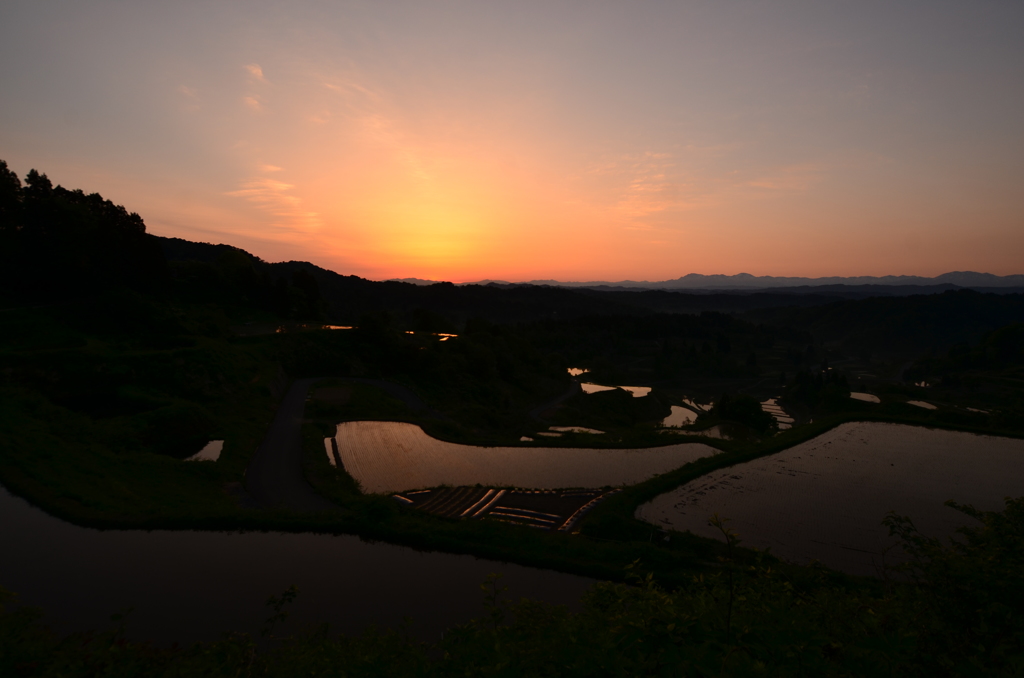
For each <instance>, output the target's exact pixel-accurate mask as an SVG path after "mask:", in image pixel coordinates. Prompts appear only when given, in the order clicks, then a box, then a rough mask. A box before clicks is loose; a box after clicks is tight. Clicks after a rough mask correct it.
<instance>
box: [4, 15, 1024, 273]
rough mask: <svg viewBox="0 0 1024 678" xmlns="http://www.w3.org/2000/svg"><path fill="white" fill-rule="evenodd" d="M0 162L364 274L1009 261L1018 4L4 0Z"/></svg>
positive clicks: (1021, 228) (828, 268) (155, 217)
mask: <svg viewBox="0 0 1024 678" xmlns="http://www.w3.org/2000/svg"><path fill="white" fill-rule="evenodd" d="M0 63H2V68H0V158H2V159H4V160H6V161H7V162H8V164H9V165H10V166H11V168H12V169H13V170H15V171H16V172H17V173H18V174H19V175H21V176H22V177H24V175H25V174H26V173H27V172H28V170H29V169H31V168H37V169H38V170H40V171H42V172H46V173H47V174H48V175H49V176H50V178H51V179H52V180H53V181H54V183H60V184H62V185H64V186H66V187H68V188H82V189H84V190H86V191H87V192H93V191H98V192H100V193H102V194H103V195H104V196H105V197H107V198H110V199H112V200H113V201H115V202H117V203H120V204H124V205H125V206H126V207H128V208H129V209H130V210H132V211H136V212H139V213H140V214H141V215H142V216H143V218H144V219H145V221H146V224H147V226H148V228H149V230H150V232H152V233H156V234H158V235H167V236H178V237H182V238H187V239H190V240H200V241H206V242H214V243H218V242H224V243H229V244H233V245H237V246H239V247H243V248H245V249H247V250H249V251H251V252H252V253H254V254H257V255H258V256H260V257H262V258H264V259H266V260H269V261H281V260H288V259H300V260H307V261H312V262H313V263H316V264H318V265H320V266H323V267H325V268H329V269H332V270H335V271H338V272H340V273H344V274H356V275H361V276H364V277H368V278H373V279H384V278H391V277H420V278H428V279H437V280H453V281H467V280H479V279H482V278H492V279H504V280H530V279H544V278H555V279H559V280H624V279H632V280H664V279H671V278H676V277H679V276H682V275H685V274H687V273H691V272H692V273H705V274H712V273H725V274H734V273H739V272H747V273H752V274H755V275H800V276H825V275H886V274H914V275H936V274H940V273H944V272H947V271H953V270H975V271H985V272H990V273H996V274H1003V275H1005V274H1012V273H1024V263H1022V262H1024V255H1022V253H1024V3H1021V2H1011V1H992V2H989V1H986V0H975V1H971V2H968V1H966V0H965V1H962V2H942V1H940V0H926V1H919V2H893V1H892V0H886V1H885V2H871V1H868V0H864V1H859V2H838V1H837V2H823V1H816V2H739V1H736V2H710V1H707V2H628V3H627V2H551V1H550V0H548V1H545V2H527V1H523V0H519V1H517V2H502V3H497V2H427V1H417V2H391V1H387V2H327V1H324V2H300V1H293V2H260V1H255V2H217V3H199V2H178V3H149V2H147V3H138V2H97V1H90V2H82V1H80V0H78V1H74V2H21V1H18V0H13V1H11V2H5V3H3V4H2V6H0Z"/></svg>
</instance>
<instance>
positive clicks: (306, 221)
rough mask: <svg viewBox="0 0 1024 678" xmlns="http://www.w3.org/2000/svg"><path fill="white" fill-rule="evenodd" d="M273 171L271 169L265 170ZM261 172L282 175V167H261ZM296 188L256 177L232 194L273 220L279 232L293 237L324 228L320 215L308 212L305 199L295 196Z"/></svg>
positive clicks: (284, 183) (281, 182) (230, 193)
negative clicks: (321, 225) (246, 201)
mask: <svg viewBox="0 0 1024 678" xmlns="http://www.w3.org/2000/svg"><path fill="white" fill-rule="evenodd" d="M264 168H271V169H264ZM259 169H260V170H261V171H264V172H267V171H278V170H280V168H279V167H275V166H273V165H261V166H260V168H259ZM294 188H295V185H294V184H289V183H287V182H284V181H279V180H277V179H273V178H271V177H265V176H260V177H252V178H250V179H248V180H247V181H244V182H242V186H241V188H239V189H238V190H236V191H229V192H228V193H227V195H229V196H231V197H233V198H244V199H245V200H248V201H249V202H251V203H253V204H254V205H256V207H258V208H259V209H261V210H263V211H264V212H266V213H267V214H269V215H271V216H272V217H273V221H272V222H271V223H272V225H273V226H276V227H277V228H278V229H280V230H283V231H287V232H289V233H295V232H300V233H309V232H310V231H313V230H316V229H318V228H319V227H320V215H319V214H318V213H316V212H311V211H309V210H307V209H305V208H304V206H303V201H302V198H300V197H299V196H297V195H295V194H294V193H293V192H292V189H294Z"/></svg>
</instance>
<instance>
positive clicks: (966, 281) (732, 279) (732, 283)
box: [393, 271, 1024, 290]
mask: <svg viewBox="0 0 1024 678" xmlns="http://www.w3.org/2000/svg"><path fill="white" fill-rule="evenodd" d="M393 280H395V281H398V282H406V283H412V284H415V285H433V284H435V283H437V282H439V281H436V280H423V279H421V278H393ZM460 284H463V285H488V284H496V285H548V286H551V287H587V288H601V287H604V288H618V289H631V288H632V289H647V290H755V289H774V288H780V287H822V286H826V285H890V286H892V285H896V286H907V285H915V286H932V285H953V286H956V287H970V288H992V287H1024V275H993V274H991V273H976V272H974V271H953V272H952V273H943V274H942V275H938V276H935V277H934V278H925V277H922V276H916V275H884V276H870V275H863V276H854V277H849V278H844V277H840V276H830V277H827V278H799V277H792V278H790V277H776V276H771V275H760V276H758V275H750V274H749V273H738V274H736V275H701V274H700V273H690V274H688V275H684V276H683V277H681V278H676V279H675V280H662V281H659V282H649V281H646V280H641V281H635V280H620V281H616V282H609V281H603V280H601V281H590V282H562V281H559V280H529V281H525V282H520V283H512V282H509V281H506V280H480V281H478V282H475V283H460Z"/></svg>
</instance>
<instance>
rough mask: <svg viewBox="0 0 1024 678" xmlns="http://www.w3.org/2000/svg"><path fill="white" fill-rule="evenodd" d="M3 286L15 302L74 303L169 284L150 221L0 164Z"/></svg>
mask: <svg viewBox="0 0 1024 678" xmlns="http://www.w3.org/2000/svg"><path fill="white" fill-rule="evenodd" d="M0 228H2V231H3V252H2V254H0V264H2V267H3V272H2V273H0V280H2V282H3V284H4V291H5V293H6V294H7V295H8V296H12V297H14V298H15V299H17V298H42V297H51V296H54V295H61V296H69V295H71V296H73V295H76V294H80V293H88V292H92V291H96V290H100V289H107V288H111V287H129V288H138V289H145V290H153V289H156V288H158V287H159V286H160V285H162V284H163V282H164V281H165V280H166V277H167V271H166V269H167V264H166V261H165V260H164V256H163V253H162V252H161V250H160V247H159V246H158V245H157V244H156V243H155V242H153V241H152V239H151V238H149V237H148V236H147V235H146V225H145V223H144V222H143V221H142V217H140V216H139V215H138V214H136V213H134V212H129V211H128V210H126V209H125V208H124V207H123V206H121V205H115V204H114V203H113V202H112V201H110V200H105V199H104V198H103V196H101V195H100V194H98V193H91V194H86V193H85V192H84V191H82V190H80V189H79V190H68V189H66V188H64V187H62V186H56V187H54V185H53V182H51V181H50V179H49V178H48V177H47V176H46V175H45V174H41V173H40V172H38V171H37V170H34V169H33V170H31V171H30V172H29V173H28V175H27V176H26V177H25V184H24V186H22V185H21V182H20V181H18V177H17V175H15V174H14V172H12V171H11V170H10V169H9V168H8V167H7V163H6V162H3V161H0Z"/></svg>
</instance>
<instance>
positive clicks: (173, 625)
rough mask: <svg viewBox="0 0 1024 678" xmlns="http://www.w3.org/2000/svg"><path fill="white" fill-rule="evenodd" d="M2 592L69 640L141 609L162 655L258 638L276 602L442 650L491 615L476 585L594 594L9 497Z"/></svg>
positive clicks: (411, 556) (396, 556)
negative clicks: (137, 524) (447, 635)
mask: <svg viewBox="0 0 1024 678" xmlns="http://www.w3.org/2000/svg"><path fill="white" fill-rule="evenodd" d="M0 544H2V545H3V547H2V549H3V557H2V558H0V586H2V587H3V588H5V589H7V590H9V591H13V592H15V593H17V594H18V595H19V598H20V600H21V602H22V603H25V604H28V605H33V606H37V607H40V608H42V609H43V610H44V611H45V612H46V621H47V622H48V623H49V624H50V625H51V626H52V627H53V628H54V629H55V630H57V631H59V632H62V633H66V632H71V631H81V630H86V629H102V628H106V627H107V626H108V625H109V619H110V615H111V614H113V613H115V612H119V611H123V610H125V609H127V608H129V607H134V611H132V612H131V613H130V614H129V616H128V622H127V633H128V635H129V636H130V637H133V638H140V639H148V640H152V641H154V642H157V643H161V644H170V643H172V642H174V641H180V642H189V641H195V640H210V639H215V638H218V637H220V634H221V633H223V632H224V631H229V630H236V631H247V632H250V633H253V634H258V633H259V629H260V627H261V625H262V623H263V621H264V620H265V619H266V618H267V616H268V610H267V607H266V605H265V603H266V600H267V598H268V597H269V596H271V595H275V594H280V593H281V592H282V591H284V590H285V589H287V588H288V587H289V586H291V585H292V584H295V585H296V586H298V588H299V596H298V599H297V600H296V601H295V602H294V603H293V604H292V605H291V606H290V617H289V620H288V624H287V625H286V626H285V627H284V628H283V629H282V632H287V631H292V630H297V629H298V628H300V627H302V626H304V625H307V624H322V623H324V622H329V623H330V625H331V629H333V630H335V631H341V632H345V633H349V634H355V633H359V632H360V631H362V630H363V629H364V628H365V627H366V626H368V625H369V624H377V625H378V626H397V625H398V624H400V623H401V622H402V619H403V617H406V616H408V617H411V618H412V624H411V626H410V632H411V633H412V634H413V635H414V636H417V637H419V638H422V639H424V640H436V639H437V638H439V637H440V635H441V632H442V631H443V630H444V629H446V628H448V627H450V626H452V625H454V624H459V623H464V622H466V621H468V620H469V619H471V618H474V617H480V616H482V615H483V613H484V610H483V605H482V593H481V591H480V584H481V583H482V582H483V580H484V578H485V577H486V576H487V575H488V574H489V573H492V572H499V573H502V574H503V575H504V576H503V578H502V581H503V582H504V583H505V584H506V585H508V587H509V596H510V597H511V598H512V599H516V600H518V598H519V597H522V596H529V597H532V598H537V599H540V600H544V601H547V602H551V603H559V604H569V605H570V606H572V607H575V606H576V605H577V604H578V600H579V597H580V596H581V594H582V593H583V592H584V591H585V590H586V589H587V588H588V587H589V586H590V585H591V584H592V583H593V580H590V579H586V578H584V577H577V576H573V575H567V574H561V573H558V572H552V571H548V570H540V569H534V568H528V567H522V566H518V565H510V564H507V563H500V562H496V561H488V560H481V559H478V558H474V557H472V556H460V555H450V554H445V553H423V552H419V551H415V550H413V549H410V548H405V547H401V546H394V545H391V544H382V543H373V544H371V543H367V542H363V541H360V540H359V538H358V537H353V536H332V535H322V534H283V533H274V532H267V533H262V532H248V533H224V532H189V531H166V530H161V531H153V532H143V531H138V530H105V531H100V530H92V529H86V528H82V527H77V526H75V525H71V524H70V523H66V522H64V521H62V520H58V519H56V518H53V517H52V516H49V515H47V514H45V513H44V512H43V511H41V510H39V509H37V508H35V507H34V506H31V505H30V504H29V503H28V502H26V501H24V500H23V499H21V498H19V497H15V496H13V495H11V494H10V493H8V492H7V491H6V490H5V489H4V488H2V487H0Z"/></svg>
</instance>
